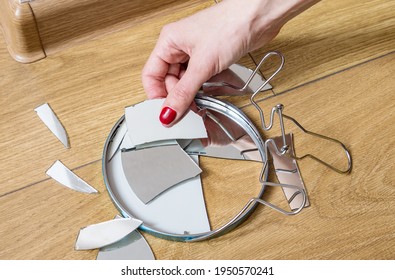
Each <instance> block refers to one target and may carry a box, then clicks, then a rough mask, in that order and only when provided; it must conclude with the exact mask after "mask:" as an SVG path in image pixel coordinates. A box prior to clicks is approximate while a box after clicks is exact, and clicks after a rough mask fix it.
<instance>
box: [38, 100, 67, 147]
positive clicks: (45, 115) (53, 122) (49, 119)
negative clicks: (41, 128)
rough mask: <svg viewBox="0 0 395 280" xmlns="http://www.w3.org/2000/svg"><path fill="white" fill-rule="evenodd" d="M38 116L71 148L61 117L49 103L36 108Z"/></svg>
mask: <svg viewBox="0 0 395 280" xmlns="http://www.w3.org/2000/svg"><path fill="white" fill-rule="evenodd" d="M34 111H36V113H37V115H38V117H39V118H40V119H41V120H42V121H43V123H44V124H45V125H46V126H47V127H48V128H49V130H51V131H52V133H53V134H54V135H55V136H56V137H57V138H58V139H59V140H60V142H62V144H63V145H64V146H65V147H66V148H70V145H69V139H68V137H67V133H66V130H65V129H64V127H63V126H62V124H61V123H60V121H59V119H58V118H57V116H56V115H55V113H54V112H53V110H52V109H51V107H49V105H48V103H45V104H43V105H40V106H38V107H37V108H35V109H34Z"/></svg>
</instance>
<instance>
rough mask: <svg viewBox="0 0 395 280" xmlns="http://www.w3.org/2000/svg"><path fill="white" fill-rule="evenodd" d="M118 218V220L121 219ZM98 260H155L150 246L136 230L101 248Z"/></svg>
mask: <svg viewBox="0 0 395 280" xmlns="http://www.w3.org/2000/svg"><path fill="white" fill-rule="evenodd" d="M120 218H121V217H120V216H117V217H116V219H120ZM96 259H97V260H155V256H154V254H153V253H152V250H151V248H150V246H149V245H148V243H147V241H146V240H145V238H144V237H143V236H142V235H141V233H140V232H139V231H138V230H137V229H136V230H134V231H132V232H131V233H129V234H128V235H126V236H125V237H124V238H122V239H121V240H119V241H118V242H115V243H113V244H111V245H107V246H105V247H102V248H100V250H99V253H98V254H97V257H96Z"/></svg>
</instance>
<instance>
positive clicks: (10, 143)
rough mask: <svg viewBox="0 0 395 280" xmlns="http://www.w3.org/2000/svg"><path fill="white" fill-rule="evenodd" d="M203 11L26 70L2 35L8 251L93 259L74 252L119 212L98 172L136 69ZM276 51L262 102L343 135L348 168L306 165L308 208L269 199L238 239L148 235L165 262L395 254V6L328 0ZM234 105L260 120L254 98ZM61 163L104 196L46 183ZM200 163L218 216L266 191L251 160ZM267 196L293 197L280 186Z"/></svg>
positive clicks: (330, 155)
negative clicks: (47, 116) (275, 70)
mask: <svg viewBox="0 0 395 280" xmlns="http://www.w3.org/2000/svg"><path fill="white" fill-rule="evenodd" d="M207 6H208V2H207V1H202V3H201V4H200V5H197V6H193V7H190V8H189V9H187V10H184V11H177V12H176V13H173V14H169V15H168V16H166V17H161V18H152V19H150V20H148V21H147V22H144V23H141V24H136V25H135V26H134V27H132V28H129V29H127V30H124V31H121V32H116V33H113V34H110V35H106V36H104V37H101V38H99V39H96V40H94V41H90V42H85V43H83V44H81V45H78V46H74V47H70V48H68V49H65V50H63V51H61V52H58V53H55V54H53V55H51V56H49V57H47V58H46V59H44V60H41V61H39V62H36V63H33V64H27V65H26V64H20V63H17V62H15V61H13V60H12V58H11V57H10V56H9V54H8V53H7V48H6V45H5V43H4V41H3V40H2V39H0V95H1V99H0V107H1V113H0V116H1V118H0V131H1V134H0V150H1V154H0V172H1V173H0V174H1V176H0V213H1V215H0V259H95V257H96V255H97V251H75V250H74V249H73V248H74V242H75V239H76V236H77V233H78V230H79V229H80V228H81V227H83V226H86V225H89V224H93V223H98V222H101V221H105V220H109V219H112V218H113V217H114V215H115V214H116V213H117V211H116V209H115V207H114V206H113V204H112V202H111V200H110V198H109V196H108V194H107V193H106V189H105V186H104V183H103V178H102V173H101V154H102V149H103V145H104V142H105V140H106V137H107V135H108V133H109V131H110V129H111V128H112V126H113V125H114V123H115V122H116V120H117V119H118V118H119V117H120V116H121V115H122V114H123V111H124V107H126V106H128V105H131V104H134V103H136V102H139V101H142V100H144V99H145V98H146V96H145V93H144V91H143V89H142V85H141V80H140V73H141V69H142V67H143V65H144V63H145V61H146V59H147V57H148V56H149V54H150V50H151V49H152V48H153V46H154V44H155V41H156V38H157V36H158V34H159V32H160V29H161V26H163V25H164V24H165V23H167V22H170V21H173V20H176V19H178V18H181V17H183V16H185V15H188V14H191V13H193V12H194V11H196V10H199V9H202V8H204V7H207ZM272 49H275V50H279V51H281V52H283V53H284V55H285V57H286V66H285V69H284V71H283V72H281V73H280V75H279V76H278V78H276V80H275V81H273V83H272V84H273V86H274V90H273V91H271V92H269V93H266V94H262V98H263V97H266V96H268V95H273V94H274V95H273V97H271V98H269V99H268V100H265V101H264V102H262V103H261V105H262V107H263V109H264V110H265V112H268V111H269V110H270V108H271V107H272V106H274V105H276V104H277V103H282V104H284V105H285V112H286V113H287V114H288V115H291V116H293V117H295V118H296V119H297V120H298V121H299V122H301V123H302V124H303V125H304V126H305V127H306V128H307V129H309V130H312V131H315V132H318V133H322V134H325V135H328V136H331V137H334V138H337V139H339V140H341V141H342V142H344V143H345V144H346V145H347V147H349V149H350V150H351V153H352V156H353V159H354V166H353V170H352V172H351V174H349V175H340V174H337V173H334V172H332V171H330V170H328V169H327V168H325V167H323V166H321V165H319V164H318V163H316V162H314V161H311V160H309V159H306V160H303V161H301V162H300V163H299V167H300V169H301V172H302V175H303V179H304V180H305V184H306V187H307V191H308V194H309V198H310V202H311V206H310V207H309V208H306V209H305V210H304V211H303V212H302V213H300V214H299V215H296V216H292V217H288V216H283V215H281V214H279V213H277V212H274V211H273V210H270V209H268V208H267V207H263V206H260V207H258V209H257V211H256V212H254V214H253V215H252V216H251V218H250V219H249V220H248V221H246V222H245V223H244V224H243V225H242V226H240V227H238V228H237V229H235V230H234V231H232V232H231V233H229V234H227V235H225V236H222V237H219V238H216V239H213V240H209V241H204V242H200V243H193V244H185V243H178V242H171V241H166V240H162V239H158V238H156V237H152V236H150V235H148V234H144V236H145V237H146V239H147V241H148V242H149V244H150V246H151V248H152V250H153V252H154V254H155V256H156V258H157V259H394V258H395V250H394V248H395V175H394V174H395V173H394V172H393V168H394V162H395V157H394V148H393V147H394V145H395V137H394V133H395V128H394V123H395V117H394V110H395V108H394V107H395V91H394V88H395V81H394V74H395V2H394V1H386V0H375V1H368V0H361V1H357V0H346V1H344V0H343V1H341V0H332V1H329V0H324V1H322V2H320V3H319V4H317V5H316V6H314V7H313V8H312V9H310V10H308V11H307V12H305V13H304V14H302V15H301V16H299V17H298V18H296V19H294V20H292V21H291V22H289V23H288V24H287V25H286V26H285V27H284V29H283V30H282V31H281V33H280V34H279V36H278V37H277V38H276V39H275V40H274V41H273V42H272V43H270V44H269V45H268V46H265V47H264V48H262V49H261V50H259V51H256V52H254V54H253V55H254V57H255V58H256V59H259V57H260V56H261V55H262V54H263V53H264V52H266V51H268V50H272ZM268 72H270V70H268ZM228 100H229V101H231V102H233V103H235V104H236V105H238V106H240V107H242V108H243V111H244V112H245V113H246V114H247V115H248V116H250V118H251V119H252V120H254V121H257V118H258V114H257V112H256V111H255V109H254V108H252V107H251V106H248V97H243V98H240V97H238V98H229V99H228ZM45 102H48V103H49V104H50V105H51V107H52V108H53V109H54V111H55V112H56V114H57V115H58V117H59V118H60V120H61V121H62V123H63V125H64V126H65V128H66V130H67V132H68V135H69V137H70V144H71V149H65V148H64V147H63V146H62V144H61V143H60V142H59V141H58V140H56V138H55V137H54V136H53V135H52V134H51V133H50V132H49V131H48V129H47V128H46V127H45V126H44V125H43V124H42V123H41V121H40V120H39V119H38V117H37V115H36V113H35V112H34V110H33V109H34V108H35V107H37V106H38V105H41V104H43V103H45ZM286 125H287V129H289V130H290V131H292V132H294V133H295V140H296V151H297V152H298V153H304V152H312V153H315V154H317V155H320V156H322V157H323V158H324V159H326V160H328V161H331V162H333V163H334V164H338V165H341V164H342V163H343V161H342V158H338V157H337V155H338V154H339V153H338V152H339V150H338V148H337V147H335V146H333V145H328V143H327V142H325V141H323V140H316V139H314V138H311V137H306V136H305V135H303V134H302V133H301V132H300V131H298V129H297V128H295V127H294V126H292V125H291V124H288V123H287V124H286ZM274 134H275V133H274ZM274 134H273V133H271V134H269V135H267V136H273V135H274ZM58 159H59V160H61V161H62V162H63V163H64V164H65V165H66V166H68V167H70V169H72V170H73V171H74V172H75V173H76V174H77V175H79V176H80V177H81V178H83V179H84V180H85V181H87V182H88V183H90V184H91V185H92V186H94V187H95V188H96V189H98V190H99V191H100V194H99V195H85V194H80V193H77V192H74V191H71V190H69V189H66V188H63V187H61V186H60V185H59V184H58V183H56V182H55V181H54V180H52V179H50V178H49V177H47V176H46V174H45V171H46V170H47V169H48V168H49V167H50V165H51V164H52V163H53V162H54V161H55V160H58ZM202 164H203V167H202V168H203V170H204V169H206V170H210V172H206V173H204V174H203V181H204V189H205V194H206V200H207V206H208V211H209V215H210V217H211V218H213V219H214V220H215V221H213V223H214V224H215V223H220V221H222V220H223V219H225V220H226V218H229V217H231V216H232V215H234V214H235V212H236V211H238V210H239V209H240V208H241V207H242V205H244V204H245V203H246V200H247V199H248V198H249V197H251V196H254V195H256V193H257V192H256V190H257V178H255V177H253V176H245V177H243V174H249V172H251V170H252V169H253V168H254V167H251V166H250V165H248V164H243V163H239V162H234V163H232V164H230V165H228V166H226V167H222V166H223V165H220V164H214V163H213V162H212V161H211V160H204V161H203V162H202ZM224 169H225V170H224ZM224 174H226V176H224ZM223 180H227V181H226V182H227V185H229V187H227V188H226V189H224V188H223V186H224V181H223ZM214 195H215V197H214ZM265 198H266V199H268V200H269V201H271V202H273V203H282V200H283V197H282V194H281V193H280V191H277V190H269V191H268V192H267V193H266V194H265ZM216 219H218V221H217V220H216Z"/></svg>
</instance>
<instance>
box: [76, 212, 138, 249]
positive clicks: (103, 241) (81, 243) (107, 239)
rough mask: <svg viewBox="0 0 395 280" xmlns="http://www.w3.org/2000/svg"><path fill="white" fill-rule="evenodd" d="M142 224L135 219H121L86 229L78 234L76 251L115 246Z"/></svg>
mask: <svg viewBox="0 0 395 280" xmlns="http://www.w3.org/2000/svg"><path fill="white" fill-rule="evenodd" d="M142 223H143V222H142V221H140V220H137V219H133V218H121V219H115V220H110V221H107V222H103V223H99V224H94V225H90V226H87V227H84V228H82V229H81V230H80V232H79V234H78V237H77V241H76V243H75V249H76V250H91V249H98V248H102V247H104V246H107V245H110V244H113V243H115V242H118V241H119V240H121V239H122V238H124V237H125V236H126V235H128V234H129V233H131V232H132V231H134V230H135V229H136V228H138V227H139V226H140V225H141V224H142Z"/></svg>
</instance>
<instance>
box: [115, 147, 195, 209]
mask: <svg viewBox="0 0 395 280" xmlns="http://www.w3.org/2000/svg"><path fill="white" fill-rule="evenodd" d="M121 157H122V167H123V172H124V174H125V176H126V179H127V181H128V183H129V185H130V187H131V188H132V189H133V192H134V193H135V194H136V195H137V197H139V198H140V200H141V201H143V202H144V203H148V202H150V201H151V200H152V199H154V198H155V197H156V196H158V195H159V194H161V193H162V192H164V191H165V190H167V189H168V188H170V187H172V186H174V185H176V184H177V183H180V182H182V181H184V180H187V179H189V178H192V177H195V176H196V175H198V174H200V173H201V172H202V170H201V169H200V167H199V166H198V165H197V164H196V163H195V162H194V161H193V160H192V159H191V157H190V156H189V155H188V154H187V153H186V152H185V151H184V150H183V149H182V148H181V147H180V146H179V145H178V144H176V145H168V146H156V147H151V148H147V149H141V150H130V151H125V150H123V151H122V153H121Z"/></svg>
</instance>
